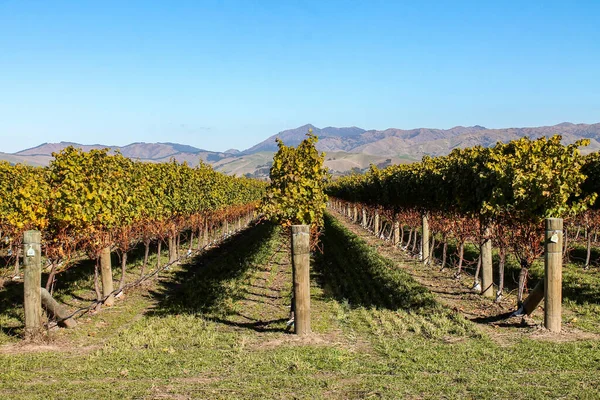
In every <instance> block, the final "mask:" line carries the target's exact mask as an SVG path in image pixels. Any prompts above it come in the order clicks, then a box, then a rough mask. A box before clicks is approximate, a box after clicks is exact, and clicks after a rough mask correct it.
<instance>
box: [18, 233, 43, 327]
mask: <svg viewBox="0 0 600 400" xmlns="http://www.w3.org/2000/svg"><path fill="white" fill-rule="evenodd" d="M41 241H42V234H41V233H40V231H25V233H24V234H23V252H24V257H23V267H24V272H23V279H24V282H23V286H24V293H23V304H24V307H25V336H26V337H32V336H35V335H37V334H38V333H39V332H40V331H41V326H42V297H41V287H42V245H41ZM18 256H19V255H18V254H17V257H18Z"/></svg>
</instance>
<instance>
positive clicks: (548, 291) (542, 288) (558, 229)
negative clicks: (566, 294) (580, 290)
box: [522, 218, 563, 332]
mask: <svg viewBox="0 0 600 400" xmlns="http://www.w3.org/2000/svg"><path fill="white" fill-rule="evenodd" d="M545 224H546V231H545V236H544V252H545V255H544V269H545V274H544V280H543V282H539V283H538V284H537V285H536V286H535V287H534V288H533V290H532V291H531V293H530V294H529V296H528V297H527V298H526V299H525V301H524V302H523V307H522V308H523V313H525V314H527V315H530V314H531V313H533V312H534V311H535V309H536V308H537V306H538V305H539V304H540V303H541V302H542V300H544V326H545V327H546V329H548V330H549V331H551V332H560V329H561V319H562V315H561V313H562V312H561V307H562V306H561V304H562V245H563V220H562V218H546V222H545Z"/></svg>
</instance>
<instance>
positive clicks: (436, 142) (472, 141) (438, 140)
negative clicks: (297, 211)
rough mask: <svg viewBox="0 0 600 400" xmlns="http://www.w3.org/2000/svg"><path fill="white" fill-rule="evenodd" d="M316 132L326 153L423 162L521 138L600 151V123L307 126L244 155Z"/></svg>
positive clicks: (245, 152) (271, 138)
mask: <svg viewBox="0 0 600 400" xmlns="http://www.w3.org/2000/svg"><path fill="white" fill-rule="evenodd" d="M309 128H312V129H313V132H315V133H316V134H317V135H318V136H319V142H318V143H317V148H318V149H319V150H321V151H325V152H331V151H336V152H340V151H342V152H348V153H362V154H369V155H373V156H379V157H402V158H407V159H413V160H419V159H421V157H423V156H424V155H432V156H438V155H444V154H448V153H450V152H451V151H452V150H453V149H455V148H464V147H470V146H475V145H482V146H486V147H487V146H493V145H494V144H496V143H497V142H508V141H510V140H514V139H518V138H520V137H524V136H528V137H530V138H532V139H533V138H539V137H542V136H552V135H554V134H557V133H558V134H561V135H563V141H564V143H573V142H575V141H576V140H578V139H582V138H587V139H590V146H588V147H587V148H586V150H585V151H587V152H590V151H596V150H599V149H600V123H598V124H591V125H590V124H572V123H568V122H565V123H562V124H558V125H554V126H542V127H534V128H506V129H487V128H485V127H483V126H479V125H476V126H471V127H464V126H457V127H454V128H451V129H430V128H418V129H410V130H403V129H395V128H390V129H386V130H383V131H378V130H368V131H365V130H363V129H360V128H356V127H352V128H331V127H329V128H324V129H319V128H316V127H314V126H313V125H304V126H302V127H300V128H296V129H291V130H286V131H282V132H279V133H278V134H277V135H274V136H271V137H270V138H268V139H267V140H265V141H263V142H261V143H259V144H257V145H255V146H253V147H251V148H249V149H247V150H245V151H244V152H243V154H252V153H254V152H256V151H265V150H266V149H269V150H271V151H274V149H275V150H276V148H277V147H276V144H275V139H276V138H280V139H282V140H283V141H284V143H286V144H289V145H296V144H298V143H300V141H301V140H302V139H303V138H304V135H305V134H306V132H308V129H309Z"/></svg>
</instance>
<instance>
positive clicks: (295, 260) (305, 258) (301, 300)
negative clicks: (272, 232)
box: [292, 225, 311, 335]
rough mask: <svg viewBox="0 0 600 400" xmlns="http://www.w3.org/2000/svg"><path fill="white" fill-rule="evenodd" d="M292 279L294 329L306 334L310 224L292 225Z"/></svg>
mask: <svg viewBox="0 0 600 400" xmlns="http://www.w3.org/2000/svg"><path fill="white" fill-rule="evenodd" d="M292 275H293V277H292V279H293V285H294V329H295V333H296V334H298V335H307V334H309V333H310V332H311V329H310V226H309V225H292Z"/></svg>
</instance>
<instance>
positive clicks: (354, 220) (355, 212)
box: [352, 204, 358, 223]
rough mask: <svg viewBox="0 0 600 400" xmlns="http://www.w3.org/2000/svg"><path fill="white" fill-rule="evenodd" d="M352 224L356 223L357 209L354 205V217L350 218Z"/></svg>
mask: <svg viewBox="0 0 600 400" xmlns="http://www.w3.org/2000/svg"><path fill="white" fill-rule="evenodd" d="M352 222H354V223H357V222H358V207H356V204H355V205H354V216H353V217H352Z"/></svg>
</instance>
